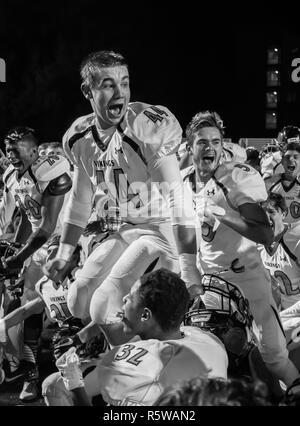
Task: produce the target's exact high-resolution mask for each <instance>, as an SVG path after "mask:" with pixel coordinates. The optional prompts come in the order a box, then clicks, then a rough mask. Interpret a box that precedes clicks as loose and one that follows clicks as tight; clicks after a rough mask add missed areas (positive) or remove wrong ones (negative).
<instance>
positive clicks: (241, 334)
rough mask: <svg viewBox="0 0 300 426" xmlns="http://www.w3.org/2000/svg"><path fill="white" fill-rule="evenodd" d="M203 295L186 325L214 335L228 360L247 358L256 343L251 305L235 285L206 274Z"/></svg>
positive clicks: (190, 313) (196, 303) (192, 308)
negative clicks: (219, 341)
mask: <svg viewBox="0 0 300 426" xmlns="http://www.w3.org/2000/svg"><path fill="white" fill-rule="evenodd" d="M202 285H203V287H204V290H205V293H204V295H202V296H201V298H200V297H199V298H198V299H197V300H196V301H195V303H194V305H193V306H192V307H191V309H190V310H189V312H187V314H186V315H185V321H184V323H185V325H189V326H196V327H199V328H201V329H202V330H204V331H210V332H211V333H213V334H215V335H216V336H217V337H218V338H219V339H220V340H221V341H222V342H223V344H224V346H225V348H226V350H227V353H228V356H229V361H235V360H236V359H238V358H243V357H245V356H246V355H247V354H248V352H249V350H250V349H251V348H252V347H253V344H254V334H253V331H252V322H253V316H252V314H251V312H250V309H249V302H248V300H247V299H246V298H245V297H244V295H243V294H242V292H241V291H240V290H239V288H238V287H236V286H235V285H234V284H231V283H229V282H228V281H226V280H224V279H222V278H220V277H218V276H216V275H206V274H205V275H203V277H202Z"/></svg>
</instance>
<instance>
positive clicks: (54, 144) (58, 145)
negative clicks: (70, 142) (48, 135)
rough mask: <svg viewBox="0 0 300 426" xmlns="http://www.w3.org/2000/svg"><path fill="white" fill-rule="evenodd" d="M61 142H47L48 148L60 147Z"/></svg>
mask: <svg viewBox="0 0 300 426" xmlns="http://www.w3.org/2000/svg"><path fill="white" fill-rule="evenodd" d="M62 147H63V144H62V142H59V141H58V142H48V148H62Z"/></svg>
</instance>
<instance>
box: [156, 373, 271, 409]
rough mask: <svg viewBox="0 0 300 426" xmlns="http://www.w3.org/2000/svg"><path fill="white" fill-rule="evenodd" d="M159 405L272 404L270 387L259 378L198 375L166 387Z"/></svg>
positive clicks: (218, 405)
mask: <svg viewBox="0 0 300 426" xmlns="http://www.w3.org/2000/svg"><path fill="white" fill-rule="evenodd" d="M155 405H156V406H217V407H220V406H240V407H245V406H271V405H272V404H271V400H270V395H269V391H268V388H267V386H266V384H265V383H263V382H261V381H259V380H257V381H255V382H253V383H250V382H248V381H246V380H245V379H237V378H234V379H228V380H225V379H221V378H202V377H195V378H193V379H191V380H188V381H185V382H182V383H178V384H176V385H174V386H172V387H170V388H167V389H166V390H165V391H164V392H163V393H162V394H161V396H160V397H159V398H158V400H157V401H156V403H155Z"/></svg>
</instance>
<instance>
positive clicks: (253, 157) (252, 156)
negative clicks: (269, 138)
mask: <svg viewBox="0 0 300 426" xmlns="http://www.w3.org/2000/svg"><path fill="white" fill-rule="evenodd" d="M246 154H247V160H246V161H259V160H260V158H259V156H260V152H259V150H258V149H257V148H255V147H254V146H248V147H247V148H246Z"/></svg>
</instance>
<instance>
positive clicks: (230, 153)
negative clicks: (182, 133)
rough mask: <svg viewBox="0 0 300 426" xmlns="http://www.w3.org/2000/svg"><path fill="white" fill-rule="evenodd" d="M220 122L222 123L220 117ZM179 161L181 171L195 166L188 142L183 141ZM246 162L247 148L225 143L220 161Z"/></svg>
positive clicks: (179, 151)
mask: <svg viewBox="0 0 300 426" xmlns="http://www.w3.org/2000/svg"><path fill="white" fill-rule="evenodd" d="M219 120H220V121H221V118H220V117H219ZM178 159H179V165H180V169H181V170H184V169H185V168H187V167H188V166H191V165H192V164H193V162H192V159H191V156H190V155H189V152H188V144H187V141H182V143H181V145H180V148H179V150H178ZM246 160H247V153H246V150H245V148H243V147H241V146H240V145H238V144H237V143H233V142H223V151H222V155H221V159H220V161H221V162H225V161H237V162H238V163H244V162H245V161H246Z"/></svg>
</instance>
